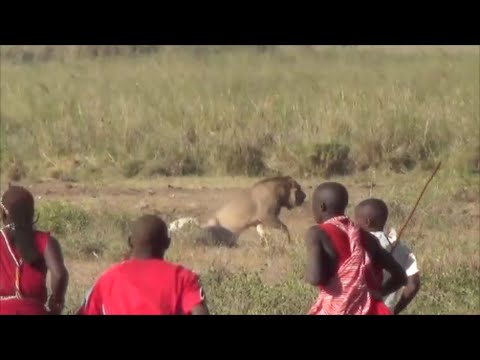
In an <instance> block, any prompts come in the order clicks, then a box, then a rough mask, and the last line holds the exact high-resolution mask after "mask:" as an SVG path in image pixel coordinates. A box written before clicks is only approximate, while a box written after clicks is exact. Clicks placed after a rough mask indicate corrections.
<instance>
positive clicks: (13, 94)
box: [0, 46, 480, 314]
mask: <svg viewBox="0 0 480 360" xmlns="http://www.w3.org/2000/svg"><path fill="white" fill-rule="evenodd" d="M0 51H1V53H0V55H1V64H0V66H1V68H0V71H1V74H0V75H1V77H0V81H1V83H0V94H1V98H0V101H1V104H0V105H1V107H0V111H1V113H0V115H1V133H0V150H1V162H0V165H1V179H2V182H1V188H2V190H3V189H4V188H5V184H6V181H7V180H13V181H17V182H20V183H22V184H25V185H26V186H29V187H31V190H32V192H33V193H34V194H35V196H36V197H37V199H38V200H37V205H38V212H39V214H40V223H39V225H40V226H41V227H43V228H46V229H51V230H52V231H53V232H54V233H55V235H56V236H57V237H58V238H59V240H60V241H61V243H62V246H63V249H64V252H65V255H66V259H67V263H68V266H69V269H70V272H71V284H70V288H69V296H68V309H67V313H68V312H72V311H74V309H75V308H76V306H78V304H79V302H80V301H81V298H82V297H83V295H84V293H85V291H86V290H87V289H88V287H89V286H90V285H91V283H92V281H93V279H94V278H95V277H96V276H98V274H99V273H100V272H101V271H102V270H104V269H105V268H106V267H107V266H108V265H109V264H111V263H112V262H114V261H117V260H119V259H120V258H121V256H122V253H123V251H124V247H125V233H126V231H127V228H128V221H129V220H130V219H132V218H134V217H136V216H138V215H139V214H140V213H142V212H156V213H159V214H161V215H162V216H163V217H164V218H166V219H167V220H172V219H174V218H178V217H180V216H190V215H193V216H197V217H200V218H202V217H206V216H208V214H209V212H211V211H213V210H214V209H215V208H216V207H217V206H219V205H220V204H221V203H222V202H223V201H225V199H226V198H228V196H230V195H231V194H232V193H233V192H234V191H236V190H237V189H238V188H241V187H246V186H248V185H250V184H251V183H253V181H254V180H255V179H256V178H258V177H262V176H267V175H272V174H278V173H283V174H286V173H288V174H291V175H294V176H296V177H297V178H298V179H300V182H301V183H302V185H303V186H304V187H305V188H306V189H307V193H308V195H310V194H311V191H312V187H313V186H315V185H316V184H318V183H320V182H322V181H324V180H325V179H336V180H338V181H340V182H342V183H345V184H346V185H347V186H348V188H349V190H350V192H351V204H352V205H353V204H355V203H356V202H358V201H359V200H361V199H363V198H365V197H367V196H377V197H382V198H384V199H385V200H386V201H387V203H388V204H389V206H390V208H391V212H392V216H391V219H390V225H391V226H395V227H397V228H398V227H400V225H401V224H402V223H403V221H404V219H405V217H406V216H407V215H408V211H409V210H410V208H411V207H412V206H413V204H414V202H415V200H416V197H417V196H418V194H419V192H420V190H421V187H422V186H423V184H424V182H425V181H426V179H427V178H428V176H429V174H430V172H431V171H432V169H433V167H434V166H435V164H436V163H437V162H438V161H440V160H441V161H442V164H443V165H442V170H441V172H440V173H439V174H438V176H437V177H436V178H435V180H434V181H433V182H432V184H431V187H430V188H429V189H428V191H427V193H426V195H425V197H424V199H423V201H422V203H421V205H420V207H419V209H418V212H417V213H416V215H415V217H414V219H413V220H412V223H411V225H410V227H409V228H408V231H407V232H406V233H405V241H406V242H407V243H408V245H410V246H411V247H412V248H413V249H414V250H415V253H416V255H417V258H418V259H419V264H420V267H421V270H422V274H423V286H422V290H421V292H420V294H419V295H418V297H417V299H416V300H415V302H414V304H412V305H411V307H410V308H409V309H408V311H407V312H406V313H411V314H462V313H465V314H466V313H468V314H473V313H474V314H480V294H479V288H480V283H479V281H480V280H479V279H480V239H479V232H480V227H479V219H480V210H479V200H480V192H479V183H478V181H479V177H478V176H479V175H478V174H479V171H480V134H479V131H480V130H479V129H480V119H479V106H480V104H479V81H478V79H479V76H480V74H479V67H480V64H479V51H478V47H476V48H471V47H470V48H457V47H453V48H418V47H399V48H394V49H392V48H390V47H385V48H374V47H325V48H321V47H286V46H284V47H267V48H265V49H258V48H256V47H228V48H227V49H222V48H219V47H212V48H201V47H191V48H181V47H159V48H129V47H120V48H119V47H78V46H70V47H46V46H45V47H27V46H24V47H8V46H2V47H1V48H0ZM167 185H173V186H174V187H168V186H167ZM309 206H310V204H309V202H307V204H305V206H303V207H302V208H301V209H296V210H294V211H291V212H285V213H283V215H282V218H283V219H284V220H285V223H286V224H287V225H288V226H289V227H290V228H291V230H292V233H293V234H294V236H295V244H292V245H286V244H285V243H284V239H283V237H282V236H281V235H278V236H275V238H276V241H274V242H273V243H272V244H271V245H270V246H268V247H262V246H261V245H260V244H259V242H258V239H257V237H256V236H255V233H254V232H253V231H249V232H247V233H246V234H245V236H244V237H242V238H241V241H240V246H239V247H238V248H237V249H226V248H211V247H204V246H197V245H193V244H192V243H191V241H189V240H190V238H189V236H188V233H187V234H179V235H178V236H175V237H174V242H173V245H172V249H171V251H170V253H169V255H168V257H169V258H170V259H172V260H174V261H180V262H181V263H183V264H185V265H186V266H189V267H191V268H193V269H194V270H196V271H198V272H199V273H200V275H201V277H202V281H203V283H204V285H205V288H206V292H207V296H208V298H209V304H210V307H211V310H212V311H213V313H215V314H229V313H233V314H302V313H305V312H306V310H307V309H308V307H309V305H310V304H311V303H312V301H313V300H314V298H315V289H312V288H311V287H309V286H307V285H306V284H305V283H304V281H303V270H304V269H303V267H304V264H303V261H304V246H303V242H302V236H303V233H304V231H305V230H306V229H307V227H308V226H309V225H310V224H311V221H312V220H311V214H310V208H309ZM350 210H351V209H349V211H350Z"/></svg>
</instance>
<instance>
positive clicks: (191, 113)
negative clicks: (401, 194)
mask: <svg viewBox="0 0 480 360" xmlns="http://www.w3.org/2000/svg"><path fill="white" fill-rule="evenodd" d="M1 49H2V54H5V55H3V56H2V58H3V57H5V59H4V60H3V61H2V63H1V79H2V81H1V89H0V91H1V93H2V97H1V117H2V134H1V140H2V141H1V151H2V164H1V166H2V169H5V170H7V169H12V170H8V171H10V172H11V173H12V174H14V175H15V176H17V177H19V176H20V177H21V176H34V174H38V173H39V172H40V173H42V174H44V173H49V174H50V176H51V177H54V178H59V179H64V180H73V181H76V180H81V179H87V178H91V177H106V176H110V177H119V176H121V177H126V178H131V177H144V178H148V177H152V176H163V175H172V176H177V175H200V176H201V175H233V176H238V175H246V176H259V175H266V174H274V173H284V172H289V173H291V174H293V175H298V176H318V175H324V176H330V175H335V174H341V173H348V172H354V171H357V172H358V171H363V170H365V169H367V168H369V167H370V168H385V169H391V170H393V171H395V172H403V171H408V170H410V169H412V168H423V169H430V168H431V167H432V166H433V164H434V162H435V161H436V160H437V159H439V158H442V159H443V160H444V161H447V162H448V163H449V166H450V168H451V169H452V171H455V172H456V173H470V172H475V171H479V169H478V166H479V165H478V164H479V155H478V151H479V146H480V145H479V136H478V131H479V130H478V129H479V127H480V122H479V110H478V109H479V84H478V81H473V79H475V78H477V79H478V77H479V59H478V52H473V51H446V50H443V49H431V50H430V51H424V52H418V51H417V52H412V51H403V52H399V51H391V50H389V51H387V50H386V49H376V48H373V49H372V48H369V47H366V48H363V47H360V48H351V47H346V48H342V47H340V48H336V47H327V48H326V49H322V50H316V48H315V47H314V48H305V47H279V48H275V47H273V48H268V49H269V50H268V51H264V52H259V51H258V50H257V49H255V48H254V47H230V48H228V49H227V50H221V49H219V48H218V47H214V48H213V49H212V48H210V49H209V48H202V47H193V48H182V47H180V48H178V47H166V48H162V50H159V51H157V52H154V53H151V54H148V55H142V54H140V55H136V56H133V55H132V56H116V57H112V56H110V57H91V56H93V55H91V56H88V54H89V52H88V51H93V50H91V49H90V48H88V47H87V48H83V47H67V48H56V47H53V48H52V49H54V50H51V51H50V52H51V53H52V54H54V55H55V54H57V53H58V54H57V56H54V55H51V57H52V60H51V61H35V57H33V58H32V60H31V61H29V62H25V61H23V62H18V61H15V59H16V58H15V56H13V55H9V54H11V53H17V52H18V53H22V52H23V53H24V52H28V51H30V52H32V51H33V52H41V51H47V50H48V49H47V50H45V48H42V47H36V48H34V50H31V49H30V50H28V49H29V48H11V47H2V48H1ZM89 49H90V50H89ZM108 49H110V48H106V50H104V51H105V53H106V54H117V53H118V54H122V53H128V52H129V51H130V50H131V49H130V48H128V47H120V48H119V50H115V51H114V50H112V49H110V50H108ZM129 49H130V50H129ZM107 50H108V51H107ZM131 51H133V52H135V51H137V50H135V49H134V50H131ZM47 52H48V51H47ZM84 52H86V54H83V53H84ZM137 52H138V51H137ZM68 54H69V55H68ZM82 54H83V55H82ZM7 55H8V56H7ZM67 55H68V56H67ZM62 56H63V57H62ZM57 58H58V59H60V60H55V59H57ZM26 124H28V126H25V125H26ZM18 164H22V166H23V168H24V169H25V172H26V173H25V175H23V174H22V173H21V172H20V173H19V172H18V171H17V170H16V167H17V165H18ZM40 169H41V171H39V170H40Z"/></svg>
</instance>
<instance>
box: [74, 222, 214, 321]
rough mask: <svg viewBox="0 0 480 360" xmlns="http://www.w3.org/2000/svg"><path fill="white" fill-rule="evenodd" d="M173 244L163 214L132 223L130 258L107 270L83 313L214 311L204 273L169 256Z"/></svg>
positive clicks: (201, 312) (81, 311) (99, 280)
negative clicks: (166, 257)
mask: <svg viewBox="0 0 480 360" xmlns="http://www.w3.org/2000/svg"><path fill="white" fill-rule="evenodd" d="M169 245H170V238H169V237H168V229H167V226H166V224H165V222H163V220H161V219H160V218H159V217H157V216H154V215H144V216H142V217H140V218H139V219H138V220H137V221H136V222H135V223H134V224H133V227H132V234H131V236H130V237H129V246H130V248H131V255H130V258H129V259H127V260H125V261H123V262H121V263H119V264H115V265H113V266H112V267H110V268H109V269H108V270H106V271H105V272H104V273H103V274H102V275H101V276H100V278H99V279H98V280H97V281H96V282H95V284H94V285H93V288H92V289H91V291H90V292H89V294H88V295H87V298H86V299H85V301H84V302H83V304H82V306H81V307H80V309H79V311H78V314H80V315H182V314H183V315H189V314H192V315H208V308H207V306H206V304H205V299H204V293H203V290H202V287H201V286H200V283H199V278H198V276H197V275H196V274H195V273H194V272H192V271H190V270H188V269H186V268H184V267H183V266H180V265H177V264H173V263H171V262H168V261H166V260H164V255H165V252H166V250H167V249H168V247H169Z"/></svg>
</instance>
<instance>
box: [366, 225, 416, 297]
mask: <svg viewBox="0 0 480 360" xmlns="http://www.w3.org/2000/svg"><path fill="white" fill-rule="evenodd" d="M362 235H363V236H364V239H365V249H366V251H367V252H368V254H369V256H370V258H371V260H372V261H373V262H374V263H377V264H379V265H380V266H381V267H382V268H383V269H385V270H386V271H388V272H389V273H390V278H389V279H388V280H387V281H386V282H385V283H384V284H383V285H382V287H381V288H380V296H381V297H384V296H386V295H388V294H391V293H393V292H395V291H397V290H398V289H400V288H401V287H402V286H405V285H406V284H407V274H406V272H405V270H403V268H402V267H401V266H400V264H399V263H398V262H397V261H396V260H395V259H394V258H393V256H392V255H391V254H390V253H389V252H388V251H386V250H385V249H384V248H383V247H382V246H381V245H380V243H379V242H378V239H377V238H376V237H375V236H373V235H372V234H370V233H369V232H366V231H362Z"/></svg>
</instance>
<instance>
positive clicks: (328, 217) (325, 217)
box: [321, 213, 345, 223]
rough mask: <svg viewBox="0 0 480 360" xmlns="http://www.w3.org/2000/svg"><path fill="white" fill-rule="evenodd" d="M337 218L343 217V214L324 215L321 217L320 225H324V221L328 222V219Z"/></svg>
mask: <svg viewBox="0 0 480 360" xmlns="http://www.w3.org/2000/svg"><path fill="white" fill-rule="evenodd" d="M338 216H345V213H338V214H325V215H324V216H322V219H321V221H322V223H324V222H325V221H328V220H330V219H333V218H336V217H338Z"/></svg>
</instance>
